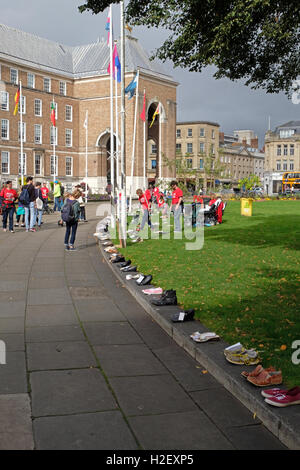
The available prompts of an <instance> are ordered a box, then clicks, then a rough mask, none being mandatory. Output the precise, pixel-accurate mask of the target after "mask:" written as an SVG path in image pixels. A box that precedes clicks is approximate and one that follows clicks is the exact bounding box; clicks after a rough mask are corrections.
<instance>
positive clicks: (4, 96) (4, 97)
mask: <svg viewBox="0 0 300 470" xmlns="http://www.w3.org/2000/svg"><path fill="white" fill-rule="evenodd" d="M1 109H2V111H9V94H8V93H7V91H1Z"/></svg>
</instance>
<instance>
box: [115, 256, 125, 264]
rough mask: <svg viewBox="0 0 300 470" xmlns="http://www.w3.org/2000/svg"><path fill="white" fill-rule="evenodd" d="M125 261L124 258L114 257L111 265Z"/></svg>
mask: <svg viewBox="0 0 300 470" xmlns="http://www.w3.org/2000/svg"><path fill="white" fill-rule="evenodd" d="M124 261H125V258H124V256H115V257H114V258H113V259H112V263H123V262H124Z"/></svg>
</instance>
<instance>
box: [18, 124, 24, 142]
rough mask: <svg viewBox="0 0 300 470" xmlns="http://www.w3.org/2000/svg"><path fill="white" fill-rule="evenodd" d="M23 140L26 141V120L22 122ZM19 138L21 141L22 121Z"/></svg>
mask: <svg viewBox="0 0 300 470" xmlns="http://www.w3.org/2000/svg"><path fill="white" fill-rule="evenodd" d="M22 127H23V129H22V135H23V142H26V122H22ZM18 140H19V142H21V121H19V122H18Z"/></svg>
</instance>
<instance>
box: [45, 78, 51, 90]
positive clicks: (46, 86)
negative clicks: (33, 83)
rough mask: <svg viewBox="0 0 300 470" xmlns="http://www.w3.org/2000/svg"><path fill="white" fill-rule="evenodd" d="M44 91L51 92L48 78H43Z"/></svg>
mask: <svg viewBox="0 0 300 470" xmlns="http://www.w3.org/2000/svg"><path fill="white" fill-rule="evenodd" d="M44 91H46V92H47V93H50V92H51V79H50V78H46V77H45V78H44Z"/></svg>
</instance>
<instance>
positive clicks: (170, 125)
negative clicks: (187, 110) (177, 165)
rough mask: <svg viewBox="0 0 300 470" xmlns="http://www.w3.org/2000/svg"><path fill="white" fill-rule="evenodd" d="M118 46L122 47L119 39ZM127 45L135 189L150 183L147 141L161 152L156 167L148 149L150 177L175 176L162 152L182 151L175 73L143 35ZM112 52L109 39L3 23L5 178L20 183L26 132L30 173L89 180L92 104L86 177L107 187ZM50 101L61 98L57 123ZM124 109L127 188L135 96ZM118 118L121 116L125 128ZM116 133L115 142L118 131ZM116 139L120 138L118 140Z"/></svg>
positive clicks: (1, 143)
mask: <svg viewBox="0 0 300 470" xmlns="http://www.w3.org/2000/svg"><path fill="white" fill-rule="evenodd" d="M117 46H118V49H119V43H117ZM125 49H126V52H125V57H126V68H125V86H127V85H128V84H129V83H130V82H131V81H132V80H133V78H134V77H135V74H136V72H137V70H139V94H138V108H137V120H136V122H137V126H136V144H135V152H134V156H135V160H134V161H135V163H134V178H133V191H135V189H136V188H138V187H143V185H144V178H143V175H144V148H146V149H149V145H148V142H149V141H151V142H152V143H153V144H154V145H155V147H156V149H157V152H156V155H155V159H156V164H155V171H154V172H153V159H154V157H153V155H151V158H150V156H149V155H146V166H147V168H146V177H147V179H148V180H150V179H151V180H153V179H157V178H159V177H161V178H162V179H165V180H169V179H172V178H174V176H175V175H174V173H173V170H172V167H171V166H170V165H168V166H167V165H163V164H162V163H160V162H162V159H163V157H166V158H167V159H168V160H171V159H174V158H175V155H176V137H175V136H176V89H177V85H178V84H177V83H176V82H175V81H174V80H173V78H172V77H171V76H169V75H167V74H166V73H164V71H163V69H162V68H161V65H160V64H158V63H156V62H155V61H150V60H149V57H148V54H147V53H146V52H145V50H144V49H143V48H142V47H141V45H140V44H139V42H138V40H137V39H135V38H133V37H131V36H127V37H126V41H125ZM119 54H120V50H119ZM109 57H110V56H109V48H108V46H107V42H106V40H102V41H98V42H96V43H94V44H89V45H87V46H78V47H70V46H65V45H62V44H59V43H56V42H52V41H49V40H46V39H42V38H40V37H37V36H35V35H32V34H29V33H25V32H23V31H19V30H17V29H14V28H11V27H7V26H5V25H0V66H1V67H0V73H1V77H0V78H1V82H0V85H1V87H0V92H1V107H0V115H1V117H0V118H1V139H0V147H1V182H2V183H3V182H4V181H6V180H8V179H12V180H13V183H14V186H17V184H18V181H19V178H20V175H21V166H22V165H21V163H22V160H21V146H20V143H21V132H22V134H23V174H24V175H25V176H28V175H32V176H34V177H35V179H37V180H41V181H47V182H50V181H53V178H54V176H55V175H56V176H57V179H58V180H60V181H62V183H63V184H64V185H65V186H66V188H67V189H71V187H72V186H74V184H76V183H78V182H82V181H84V179H85V174H86V130H85V128H84V122H85V118H86V113H87V111H88V143H87V155H88V184H89V187H90V189H91V191H92V192H93V193H105V190H106V188H107V185H108V184H109V183H111V159H110V135H111V134H110V76H109V74H108V72H107V68H108V64H109ZM20 82H21V83H22V98H23V99H22V103H20V106H19V111H18V113H17V114H16V115H14V108H15V95H16V93H17V90H18V86H19V83H20ZM114 88H115V84H114ZM144 92H145V94H146V125H145V129H146V133H145V135H146V138H144V122H143V120H142V119H141V118H140V114H141V113H142V110H143V104H144ZM120 93H121V87H120V84H118V101H119V110H120V105H121V99H120V98H121V97H120ZM52 102H54V103H55V118H56V127H55V128H54V127H53V125H52V123H51V119H50V116H51V104H52ZM158 104H160V116H157V117H156V119H155V121H154V124H153V125H152V126H151V127H150V124H151V122H152V117H153V114H154V112H155V110H156V109H157V107H158ZM21 108H22V121H23V122H22V129H21V120H20V117H21V115H20V109H21ZM125 113H126V131H125V132H126V142H125V154H126V155H125V161H126V177H127V188H129V186H130V181H131V178H130V175H131V162H132V155H133V134H134V122H135V97H134V98H132V99H127V98H126V106H125ZM114 120H115V118H114ZM120 124H121V120H120V116H119V122H118V126H119V129H120ZM115 127H116V126H115ZM114 140H115V142H114V146H115V148H116V143H117V135H116V132H115V131H114ZM118 143H119V144H120V142H119V140H118ZM54 144H55V147H54ZM54 149H55V150H54ZM147 151H148V150H147ZM115 167H116V158H115ZM150 170H151V171H150ZM159 171H161V174H159Z"/></svg>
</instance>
